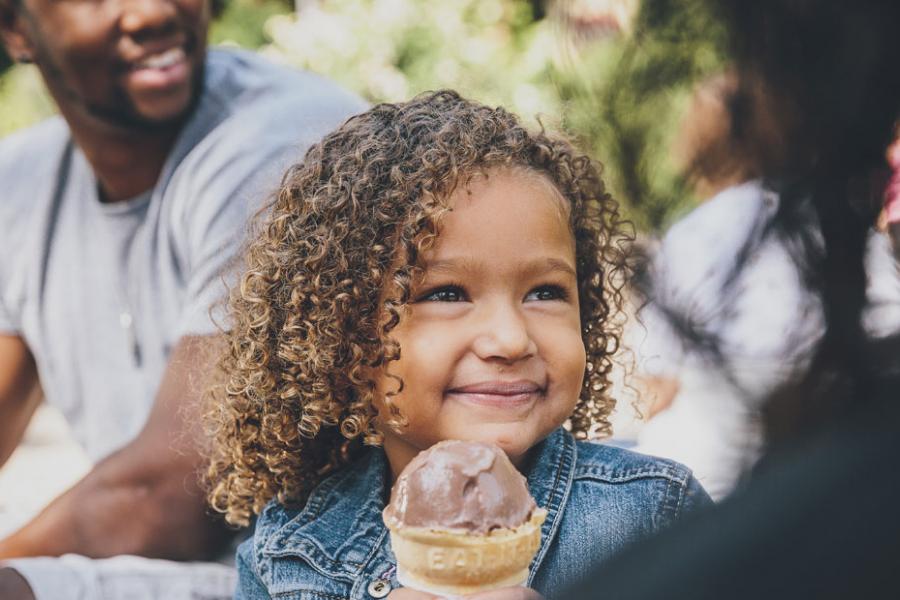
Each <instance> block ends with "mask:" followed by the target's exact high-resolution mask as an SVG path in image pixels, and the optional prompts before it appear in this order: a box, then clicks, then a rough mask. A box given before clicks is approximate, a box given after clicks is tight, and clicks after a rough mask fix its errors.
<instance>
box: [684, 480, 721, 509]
mask: <svg viewBox="0 0 900 600" xmlns="http://www.w3.org/2000/svg"><path fill="white" fill-rule="evenodd" d="M712 505H713V501H712V498H710V497H709V494H707V493H706V490H704V489H703V486H702V485H700V482H699V481H697V478H696V477H694V476H693V475H691V477H690V478H689V479H688V481H687V485H686V486H685V489H684V499H683V500H682V502H681V515H688V514H691V513H693V512H696V511H699V510H703V509H704V508H709V507H711V506H712Z"/></svg>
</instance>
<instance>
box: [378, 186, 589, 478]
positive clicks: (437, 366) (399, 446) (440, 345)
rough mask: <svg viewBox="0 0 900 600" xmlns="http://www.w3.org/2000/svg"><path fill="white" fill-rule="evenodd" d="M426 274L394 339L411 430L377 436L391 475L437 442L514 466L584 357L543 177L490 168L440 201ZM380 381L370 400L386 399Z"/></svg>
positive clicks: (562, 241) (571, 284)
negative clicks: (471, 446) (489, 450)
mask: <svg viewBox="0 0 900 600" xmlns="http://www.w3.org/2000/svg"><path fill="white" fill-rule="evenodd" d="M450 206H451V207H452V212H450V213H448V214H447V215H446V216H445V218H444V219H443V221H442V224H441V233H440V235H439V236H438V238H437V242H436V244H435V245H434V247H433V248H432V249H431V250H429V251H428V252H427V253H425V254H424V256H423V258H424V262H425V275H424V279H423V280H422V281H421V283H420V284H419V285H417V286H416V287H415V288H414V289H413V294H412V300H411V303H410V305H409V307H408V310H407V311H406V312H405V313H404V315H403V316H402V318H401V320H400V324H399V325H398V326H397V327H396V328H395V329H394V331H393V332H392V335H393V336H394V338H395V339H396V340H397V341H398V342H399V343H400V347H401V357H400V359H399V360H397V361H394V362H392V363H390V365H389V366H388V372H390V373H391V374H394V375H398V376H400V377H401V378H402V379H403V382H404V388H403V391H402V393H400V394H398V395H396V396H394V397H393V398H392V400H393V402H394V403H395V404H396V405H397V407H398V408H399V409H400V411H401V413H402V414H403V415H404V416H405V417H406V419H407V420H408V423H409V426H408V427H406V428H404V429H403V430H402V431H401V432H399V433H398V432H395V431H393V430H391V429H390V428H388V427H383V428H382V430H383V431H384V434H385V441H384V448H385V451H386V453H387V456H388V459H389V461H390V463H391V469H392V471H393V474H394V476H395V477H396V475H397V474H398V473H399V472H400V471H401V470H402V469H403V467H404V466H406V463H407V462H409V461H410V460H411V459H412V457H413V456H415V455H416V454H417V453H418V452H419V451H420V450H424V449H426V448H428V447H430V446H431V445H433V444H435V443H437V442H439V441H441V440H446V439H460V440H478V441H487V442H495V443H497V444H498V445H500V447H502V448H503V449H504V450H505V451H506V452H507V454H508V455H509V457H510V458H511V459H512V460H513V462H514V463H517V464H520V463H521V460H522V459H523V458H524V456H525V454H526V452H527V451H528V449H529V448H531V447H532V446H533V445H534V444H536V443H537V442H539V441H540V440H542V439H543V438H544V437H546V436H547V435H548V434H549V433H550V432H551V431H553V429H555V428H556V427H558V426H559V425H560V424H562V422H563V421H565V420H566V418H568V416H569V414H571V412H572V409H573V408H574V406H575V403H576V401H577V399H578V395H579V392H580V390H581V385H582V379H583V377H584V369H585V349H584V344H583V342H582V338H581V323H580V317H579V311H578V285H577V280H576V275H575V242H574V239H573V237H572V233H571V230H570V227H569V223H568V218H567V215H568V210H569V208H568V206H567V204H566V202H565V200H564V199H563V198H562V197H561V196H560V194H559V192H558V191H557V190H556V188H555V187H554V186H553V185H552V184H551V183H550V182H549V181H548V180H547V179H545V178H544V177H543V176H541V175H538V174H535V173H530V172H527V171H523V170H495V171H492V172H491V173H490V174H489V177H488V178H487V179H485V178H478V179H476V180H474V181H473V182H472V183H471V184H470V185H469V186H468V187H467V188H465V189H461V190H458V191H457V192H456V193H455V194H454V195H453V196H451V198H450ZM396 388H397V383H396V381H395V380H393V379H391V378H390V377H387V375H386V374H384V373H382V375H381V376H380V378H379V393H380V394H381V395H382V396H383V394H385V393H386V392H388V391H391V390H396Z"/></svg>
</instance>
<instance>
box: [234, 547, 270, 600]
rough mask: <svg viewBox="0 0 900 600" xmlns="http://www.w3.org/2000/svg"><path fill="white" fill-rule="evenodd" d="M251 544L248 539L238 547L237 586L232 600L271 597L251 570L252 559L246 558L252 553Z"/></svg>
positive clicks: (267, 599) (252, 599) (265, 598)
mask: <svg viewBox="0 0 900 600" xmlns="http://www.w3.org/2000/svg"><path fill="white" fill-rule="evenodd" d="M252 542H253V538H250V539H249V540H247V541H245V542H244V543H243V544H241V545H240V547H238V551H237V571H238V584H237V590H235V592H234V600H271V598H272V597H271V596H269V592H268V591H267V590H266V587H265V586H264V585H263V583H262V581H260V580H259V578H258V577H257V576H256V573H255V572H254V570H253V567H252V564H253V559H252V557H250V556H248V554H249V553H250V552H252V551H253V549H252V546H251V544H252Z"/></svg>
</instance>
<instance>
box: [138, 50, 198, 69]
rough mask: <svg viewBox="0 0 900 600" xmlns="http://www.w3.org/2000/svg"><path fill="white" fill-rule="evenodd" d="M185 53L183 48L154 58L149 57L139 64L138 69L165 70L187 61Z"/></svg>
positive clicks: (161, 53)
mask: <svg viewBox="0 0 900 600" xmlns="http://www.w3.org/2000/svg"><path fill="white" fill-rule="evenodd" d="M185 57H186V56H185V53H184V50H183V49H182V48H172V49H171V50H166V51H165V52H160V53H159V54H154V55H153V56H148V57H147V58H145V59H144V60H142V61H141V62H139V63H137V65H136V68H138V69H165V68H166V67H171V66H172V65H174V64H177V63H180V62H181V61H183V60H184V59H185Z"/></svg>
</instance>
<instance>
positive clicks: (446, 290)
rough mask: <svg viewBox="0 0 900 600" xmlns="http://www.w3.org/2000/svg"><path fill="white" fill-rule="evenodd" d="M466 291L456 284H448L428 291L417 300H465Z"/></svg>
mask: <svg viewBox="0 0 900 600" xmlns="http://www.w3.org/2000/svg"><path fill="white" fill-rule="evenodd" d="M465 301H466V293H465V292H464V291H463V289H462V288H461V287H459V286H456V285H447V286H444V287H440V288H436V289H433V290H431V291H428V292H426V293H425V294H423V295H422V296H420V297H419V299H418V300H417V302H465Z"/></svg>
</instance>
